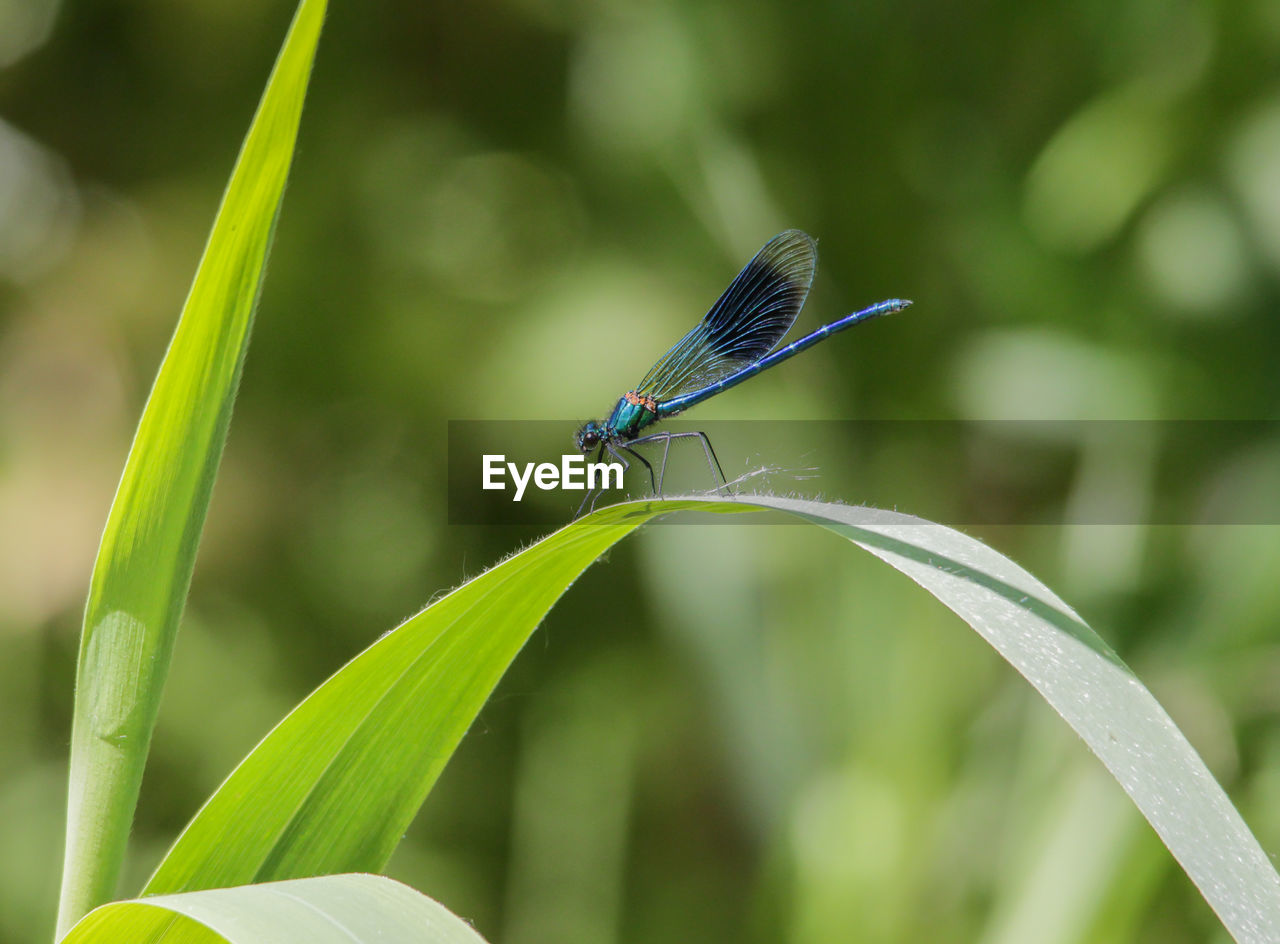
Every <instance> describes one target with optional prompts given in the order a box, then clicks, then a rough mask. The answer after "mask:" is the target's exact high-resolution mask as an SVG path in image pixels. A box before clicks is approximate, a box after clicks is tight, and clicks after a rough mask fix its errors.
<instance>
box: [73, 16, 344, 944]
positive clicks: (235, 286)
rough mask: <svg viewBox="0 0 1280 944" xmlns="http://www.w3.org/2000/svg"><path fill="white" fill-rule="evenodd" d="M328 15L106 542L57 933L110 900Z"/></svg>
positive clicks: (224, 240)
mask: <svg viewBox="0 0 1280 944" xmlns="http://www.w3.org/2000/svg"><path fill="white" fill-rule="evenodd" d="M324 8H325V4H324V0H303V2H302V3H301V4H300V6H299V7H298V11H297V14H296V16H295V18H294V21H293V25H292V26H291V28H290V31H289V35H288V37H287V39H286V40H285V44H284V46H283V48H282V50H281V52H280V56H279V59H278V60H277V62H276V65H275V69H274V71H273V72H272V75H271V79H270V81H269V82H268V83H267V87H266V91H265V92H264V93H263V97H262V101H261V103H260V104H259V106H258V111H257V114H256V115H255V117H254V120H253V124H252V126H251V127H250V129H249V133H248V136H247V137H246V138H245V142H244V145H243V148H242V149H241V152H240V156H239V158H238V160H237V162H236V166H235V170H234V172H233V173H232V176H231V180H230V182H229V184H228V185H227V190H226V193H225V194H224V196H223V200H222V206H221V208H220V209H219V211H218V215H217V218H216V219H215V221H214V225H213V229H212V232H211V233H210V236H209V241H208V244H207V245H206V247H205V251H204V256H203V258H202V259H201V261H200V266H199V269H198V270H197V272H196V276H195V280H194V282H193V284H192V287H191V292H190V294H189V295H188V297H187V300H186V304H185V305H184V307H183V310H182V315H181V318H180V319H179V322H178V326H177V329H176V331H175V333H174V336H173V339H172V340H171V341H170V344H169V349H168V351H167V352H166V354H165V357H164V362H163V363H162V364H161V366H160V371H159V373H158V375H157V377H156V380H155V385H154V386H153V388H152V390H151V394H150V396H149V398H148V400H147V404H146V407H145V409H144V411H143V414H142V419H141V421H140V422H139V424H138V430H137V432H136V434H135V436H134V441H133V446H132V447H131V449H130V451H129V457H128V460H127V461H126V463H125V468H124V473H123V475H122V477H121V480H120V485H119V488H118V490H117V492H116V497H115V500H114V501H113V502H112V505H111V511H110V514H109V516H108V518H107V524H106V528H105V530H104V532H103V535H102V543H101V546H100V547H99V550H98V557H97V561H96V562H95V565H94V570H93V577H92V580H91V583H90V587H89V599H88V603H87V605H86V608H85V619H84V629H83V632H82V635H81V642H80V656H79V662H78V665H77V676H76V703H75V709H74V720H73V727H72V736H71V769H70V785H69V791H68V801H67V838H66V853H65V859H64V863H63V880H62V895H61V902H60V905H59V914H58V929H59V933H60V934H61V933H63V932H65V931H66V930H67V929H68V928H69V927H70V926H71V925H72V924H73V923H74V922H75V921H76V920H77V919H78V918H79V917H80V916H81V915H83V914H85V913H86V912H87V911H88V910H89V909H90V908H92V907H94V906H96V905H98V904H100V903H102V902H103V901H107V900H109V899H110V898H111V897H112V896H113V894H114V892H115V886H116V881H117V876H118V873H119V869H120V864H121V861H122V859H123V856H124V849H125V843H126V840H127V837H128V834H129V828H130V824H131V822H132V818H133V810H134V806H135V805H136V802H137V795H138V786H139V783H140V781H141V777H142V770H143V766H144V764H145V761H146V755H147V750H148V746H149V744H150V740H151V731H152V728H153V727H154V724H155V717H156V711H157V708H158V706H159V701H160V692H161V689H162V687H163V684H164V678H165V675H166V673H167V670H168V665H169V656H170V653H171V652H172V648H173V639H174V635H175V633H176V631H177V624H178V620H179V617H180V615H181V613H182V607H183V603H184V601H185V598H186V594H187V587H188V585H189V583H190V579H191V570H192V566H193V564H194V560H195V553H196V547H197V544H198V542H199V536H200V531H201V529H202V527H203V525H204V517H205V512H206V510H207V508H208V503H209V495H210V492H211V490H212V487H213V480H214V475H215V472H216V470H217V467H218V462H219V460H220V458H221V455H222V447H223V443H224V442H225V439H226V430H227V423H228V421H229V419H230V416H231V407H232V402H233V400H234V398H235V391H236V385H237V383H238V382H239V377H240V369H241V365H242V364H243V361H244V353H245V349H246V347H247V344H248V339H249V331H250V327H251V325H252V321H253V309H254V305H255V304H256V302H257V297H258V291H259V287H260V285H261V281H262V273H263V268H264V265H265V263H266V257H267V252H268V250H269V247H270V244H271V237H272V233H273V230H274V227H275V220H276V216H277V214H278V212H279V207H280V199H281V196H282V194H283V192H284V185H285V179H286V177H287V176H288V172H289V165H290V161H291V159H292V155H293V147H294V141H295V138H296V135H297V128H298V122H299V118H300V115H301V112H302V102H303V98H304V96H305V94H306V88H307V81H308V78H309V76H310V72H311V63H312V60H313V58H314V54H315V47H316V42H317V41H318V39H319V34H320V26H321V22H322V19H323V15H324Z"/></svg>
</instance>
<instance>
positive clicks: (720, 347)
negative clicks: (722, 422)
mask: <svg viewBox="0 0 1280 944" xmlns="http://www.w3.org/2000/svg"><path fill="white" fill-rule="evenodd" d="M817 265H818V249H817V246H816V245H815V244H814V242H813V239H812V238H811V237H810V236H809V235H808V234H807V233H802V232H801V231H800V230H798V229H789V230H787V231H786V232H785V233H779V234H778V235H777V236H775V237H773V239H771V240H769V241H768V242H767V243H765V245H764V247H763V248H762V249H761V250H760V251H759V252H758V253H756V255H755V258H754V259H752V260H751V261H750V262H748V263H747V265H746V267H745V268H744V269H743V270H742V271H741V272H739V273H738V276H737V278H735V279H734V280H733V281H732V282H731V283H730V284H729V287H728V288H727V289H725V290H724V294H723V295H721V296H720V299H719V301H717V302H716V303H715V304H714V305H712V306H711V310H710V311H708V312H707V313H706V315H705V316H704V317H703V319H702V320H701V321H699V322H698V324H697V325H695V326H694V328H693V330H692V331H690V332H689V333H688V334H686V335H685V336H684V337H683V338H681V339H680V341H679V342H678V343H677V344H676V346H675V347H673V348H672V349H671V350H670V351H668V352H667V353H666V354H665V355H663V357H662V359H661V360H660V361H658V363H656V364H654V365H653V369H652V370H650V371H649V373H648V374H646V375H645V378H644V380H642V381H640V384H639V386H637V387H636V392H637V393H639V394H641V395H643V396H649V397H653V398H654V399H656V400H658V401H659V402H661V401H663V400H668V399H671V398H672V397H676V396H680V395H681V394H685V393H689V392H692V391H694V390H700V389H702V388H704V387H707V386H710V385H711V384H713V383H715V382H716V381H717V380H721V379H722V378H724V377H727V376H729V374H731V373H733V372H734V371H737V370H739V369H740V368H741V367H743V366H744V365H746V364H750V363H753V362H755V361H758V360H760V358H762V357H764V356H765V355H766V354H768V353H769V352H770V351H772V350H773V348H774V347H775V346H776V345H777V343H778V341H779V340H781V338H782V336H783V335H784V334H786V333H787V331H788V330H789V329H790V328H791V325H792V324H794V323H795V320H796V315H798V314H799V313H800V309H801V307H802V306H803V305H804V301H805V298H806V297H807V296H808V294H809V286H810V285H811V284H812V283H813V273H814V270H815V269H816V268H817Z"/></svg>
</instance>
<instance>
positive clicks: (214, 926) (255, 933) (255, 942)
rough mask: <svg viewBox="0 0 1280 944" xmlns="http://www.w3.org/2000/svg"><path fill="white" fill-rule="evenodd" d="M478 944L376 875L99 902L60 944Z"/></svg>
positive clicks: (469, 932)
mask: <svg viewBox="0 0 1280 944" xmlns="http://www.w3.org/2000/svg"><path fill="white" fill-rule="evenodd" d="M121 941H129V942H132V944H141V942H157V944H158V942H161V941H163V942H165V944H212V942H226V944H294V942H296V944H365V942H368V944H484V938H482V937H481V936H480V935H479V934H477V933H476V932H475V931H474V930H473V929H472V928H471V926H470V925H468V924H467V923H466V922H465V921H463V920H462V919H460V918H458V917H457V916H456V915H454V914H452V913H451V912H450V911H449V910H448V909H447V908H445V907H444V905H442V904H440V903H439V902H437V901H433V900H432V899H430V898H427V897H426V896H425V895H421V894H419V893H418V892H416V891H414V890H413V889H412V888H409V887H408V886H407V885H401V884H400V883H399V882H393V881H392V880H391V879H389V878H385V877H383V876H381V875H326V876H321V877H318V878H305V879H295V880H293V881H290V882H270V883H268V884H264V885H245V886H242V887H239V888H215V889H210V890H208V891H201V892H186V893H184V894H181V895H157V896H156V897H154V898H142V899H135V900H133V901H124V902H117V903H115V904H111V905H104V906H103V907H101V908H98V909H97V910H96V911H93V912H92V913H90V914H88V915H86V916H85V917H84V918H83V919H82V920H81V921H80V923H79V924H77V925H76V926H75V928H73V929H72V931H71V933H70V934H69V935H67V937H66V938H65V939H64V944H118V942H121Z"/></svg>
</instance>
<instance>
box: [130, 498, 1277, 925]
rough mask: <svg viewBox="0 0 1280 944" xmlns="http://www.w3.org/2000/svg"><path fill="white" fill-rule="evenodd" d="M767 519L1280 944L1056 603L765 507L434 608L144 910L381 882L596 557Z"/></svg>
mask: <svg viewBox="0 0 1280 944" xmlns="http://www.w3.org/2000/svg"><path fill="white" fill-rule="evenodd" d="M681 509H693V510H700V511H709V512H717V513H744V512H750V511H758V510H777V511H783V512H787V513H789V514H793V515H797V516H800V517H802V518H805V519H807V520H809V521H811V522H813V523H814V524H817V525H819V526H821V527H823V528H825V529H828V530H832V531H835V532H836V533H838V534H840V535H842V536H844V537H845V538H847V539H848V540H850V541H852V542H853V543H855V544H857V545H858V546H860V547H862V548H864V549H865V550H867V551H869V552H871V553H872V554H874V555H876V556H877V557H879V558H880V559H881V560H883V561H885V562H886V563H888V564H890V565H892V566H893V567H896V568H897V569H898V570H900V571H902V572H903V573H905V574H907V575H908V576H910V577H911V578H912V579H913V580H915V581H916V582H917V583H919V584H920V585H921V586H922V587H924V588H925V589H927V590H929V592H931V593H933V594H934V595H935V596H936V597H937V598H938V599H939V600H941V601H942V602H943V603H944V604H946V605H947V606H948V607H950V608H951V609H952V610H953V611H954V612H955V613H957V614H958V615H959V616H960V617H961V618H962V619H963V620H965V622H967V623H968V624H969V625H970V626H972V627H973V628H974V629H975V630H977V631H978V633H979V634H980V635H982V637H983V638H984V639H985V640H987V642H988V643H990V644H991V645H992V646H993V647H994V648H995V649H996V650H997V651H998V652H999V653H1000V654H1001V655H1002V656H1004V657H1005V658H1006V659H1007V660H1008V661H1009V662H1010V663H1011V664H1012V665H1013V666H1014V667H1015V668H1016V669H1017V670H1018V671H1019V672H1021V673H1022V674H1023V675H1024V676H1026V678H1027V679H1028V680H1029V681H1030V682H1031V683H1032V684H1033V685H1034V686H1035V687H1036V689H1037V690H1038V691H1040V693H1041V694H1042V695H1043V696H1044V697H1045V699H1046V700H1047V701H1048V702H1049V703H1050V704H1051V705H1053V707H1054V708H1055V709H1056V710H1057V711H1058V712H1059V713H1060V714H1061V715H1062V716H1063V717H1064V718H1065V719H1066V720H1067V721H1068V723H1070V724H1071V726H1072V727H1073V728H1075V730H1076V731H1077V732H1078V733H1079V734H1080V735H1081V737H1083V738H1084V740H1085V741H1086V742H1087V743H1088V744H1089V746H1090V747H1091V748H1092V749H1093V750H1094V752H1095V753H1096V754H1097V755H1098V756H1099V757H1100V758H1101V759H1102V761H1103V763H1104V764H1105V765H1106V766H1107V768H1108V769H1109V770H1110V771H1111V772H1112V774H1113V775H1114V776H1115V777H1116V779H1117V780H1118V781H1119V782H1120V784H1121V786H1123V787H1124V789H1125V790H1126V791H1128V793H1129V795H1130V796H1131V797H1132V798H1133V800H1134V802H1135V803H1136V804H1137V806H1138V807H1139V809H1140V810H1141V811H1142V813H1143V815H1144V816H1146V817H1147V819H1148V820H1149V821H1150V822H1151V824H1152V826H1153V827H1155V829H1156V831H1157V833H1159V835H1160V836H1161V838H1162V839H1163V840H1164V841H1165V843H1166V844H1167V845H1168V847H1169V849H1170V850H1171V851H1172V852H1173V854H1174V856H1175V857H1176V858H1177V859H1178V861H1179V862H1180V863H1181V864H1182V866H1183V868H1184V869H1185V870H1186V871H1187V874H1188V875H1190V876H1191V878H1192V880H1193V881H1195V883H1196V884H1197V885H1198V886H1199V887H1200V889H1201V891H1202V892H1203V894H1204V896H1205V898H1206V899H1207V900H1208V902H1209V904H1210V905H1211V906H1212V907H1213V908H1214V909H1215V910H1216V911H1217V913H1218V914H1219V916H1220V917H1221V918H1222V921H1223V923H1224V924H1225V925H1226V927H1227V928H1228V929H1229V930H1230V931H1231V932H1232V934H1234V935H1235V936H1236V938H1237V939H1238V940H1240V941H1262V940H1280V877H1278V876H1277V875H1276V872H1275V869H1274V868H1273V867H1272V865H1271V863H1270V861H1269V860H1268V858H1267V857H1266V855H1265V854H1264V853H1263V851H1262V849H1261V848H1260V847H1259V845H1258V843H1257V840H1256V839H1255V838H1254V837H1253V835H1252V834H1251V833H1250V832H1249V829H1248V827H1247V826H1246V825H1245V823H1244V821H1243V820H1242V819H1241V817H1240V815H1239V814H1238V813H1237V812H1236V810H1235V808H1234V807H1233V806H1232V805H1231V802H1230V801H1229V800H1228V798H1227V796H1226V794H1225V793H1224V792H1223V791H1222V789H1221V787H1219V786H1218V784H1217V783H1216V782H1215V781H1214V779H1213V777H1212V775H1211V774H1210V773H1209V772H1208V770H1207V768H1206V767H1205V766H1204V763H1203V762H1202V761H1201V760H1200V758H1199V756H1198V755H1197V754H1196V753H1195V751H1194V750H1193V749H1192V747H1191V745H1190V744H1189V743H1188V742H1187V740H1186V739H1185V738H1184V737H1183V736H1182V734H1181V732H1179V731H1178V729H1177V728H1176V727H1175V726H1174V724H1173V722H1172V721H1171V720H1170V719H1169V717H1168V715H1167V714H1166V713H1165V712H1164V710H1163V709H1162V708H1161V707H1160V705H1159V704H1158V703H1157V702H1156V700H1155V698H1154V697H1153V696H1152V695H1151V693H1150V692H1149V691H1148V690H1147V689H1146V688H1145V687H1143V685H1142V684H1141V683H1140V682H1139V681H1138V680H1137V679H1136V678H1135V677H1134V676H1133V674H1132V673H1131V672H1130V670H1129V669H1128V668H1127V667H1126V666H1125V665H1124V664H1123V663H1122V662H1121V661H1120V659H1119V658H1118V657H1117V656H1116V655H1115V653H1114V652H1112V651H1111V649H1110V648H1108V646H1107V645H1106V644H1105V643H1104V642H1103V641H1102V640H1101V639H1100V638H1099V637H1098V636H1097V634H1095V633H1094V632H1093V630H1092V629H1090V628H1089V627H1088V626H1087V625H1086V624H1085V623H1084V622H1083V621H1082V620H1081V619H1080V617H1079V616H1078V615H1076V613H1075V612H1074V611H1072V610H1071V608H1070V607H1068V606H1067V605H1066V604H1065V603H1063V602H1062V601H1061V600H1060V599H1058V597H1057V596H1055V595H1054V594H1053V593H1052V591H1050V590H1049V589H1048V588H1047V587H1045V586H1044V585H1043V584H1041V583H1040V582H1039V581H1037V580H1036V579H1035V578H1034V577H1032V576H1031V575H1030V574H1028V573H1027V572H1026V571H1025V570H1023V569H1022V568H1021V567H1019V566H1018V565H1017V564H1014V563H1013V562H1012V561H1010V560H1008V559H1007V558H1005V557H1003V556H1002V555H1000V554H998V553H996V552H995V551H993V550H991V549H990V548H988V547H987V546H986V545H984V544H982V543H981V542H979V541H976V540H974V539H972V538H969V537H966V536H965V535H963V534H961V533H959V532H957V531H954V530H952V529H950V528H946V527H943V526H942V525H935V524H932V523H930V522H927V521H923V520H921V519H919V518H912V517H910V516H908V515H901V514H897V513H893V512H882V511H878V510H876V509H868V508H850V507H846V506H842V505H832V504H824V503H819V502H803V501H794V500H786V499H779V498H772V497H754V496H753V497H751V498H749V499H748V498H739V499H738V500H737V501H734V502H727V501H722V500H714V499H699V500H689V501H655V502H648V503H635V504H624V505H615V506H612V507H610V508H606V509H603V510H602V511H599V512H596V513H595V514H593V515H591V516H589V517H588V518H586V519H584V520H583V521H582V522H579V523H576V524H574V525H570V526H568V527H567V528H564V529H562V530H560V531H557V532H556V533H554V534H552V535H550V536H549V537H547V538H546V539H544V540H543V541H541V542H539V543H537V544H535V545H533V546H531V547H529V548H527V549H526V550H524V551H522V552H521V553H520V554H517V555H516V556H514V557H512V558H510V559H508V560H507V561H505V562H503V563H502V564H499V565H498V566H497V567H495V568H493V569H492V570H490V571H488V572H487V573H485V574H482V575H481V576H479V577H477V578H476V579H475V580H472V581H471V582H469V583H467V584H465V585H464V586H463V587H461V588H459V589H458V590H456V591H454V592H453V593H452V594H450V595H449V596H448V597H445V598H444V599H442V600H440V601H439V602H437V603H435V604H433V605H432V606H430V607H428V608H427V609H426V610H424V611H423V612H422V613H420V614H418V615H417V616H415V617H413V618H412V619H410V620H409V621H408V622H406V623H405V624H404V625H402V626H400V627H399V628H398V629H396V630H395V631H393V632H392V633H390V634H388V635H387V636H385V637H383V638H382V639H381V640H379V641H378V642H377V643H375V644H374V645H373V646H372V647H370V648H369V649H368V650H366V651H365V652H364V653H362V654H361V655H360V656H358V657H357V658H356V659H355V660H353V661H352V662H351V663H349V664H348V665H347V666H346V667H345V668H344V669H342V670H341V671H339V672H338V673H337V674H336V675H334V676H333V677H332V678H331V679H330V680H329V681H328V682H326V683H325V684H324V685H323V686H322V687H321V688H320V689H318V690H317V691H316V692H315V693H313V694H312V695H311V697H309V698H308V699H307V700H306V701H305V702H304V703H303V704H302V705H301V706H299V707H298V708H297V709H296V710H295V711H294V712H293V713H292V714H290V716H289V717H288V718H286V719H285V720H284V721H283V722H282V723H281V724H280V725H279V726H278V727H277V728H276V729H275V730H274V731H273V732H271V734H270V735H268V736H267V738H266V739H264V741H263V742H262V743H261V744H259V745H258V747H257V748H256V749H255V750H254V751H253V752H252V753H251V754H250V755H249V757H248V758H247V759H246V760H245V761H244V762H243V763H242V764H241V766H240V767H239V768H238V769H237V770H236V771H235V773H233V774H232V776H231V777H230V778H229V779H228V780H227V782H226V783H224V784H223V786H222V787H221V788H220V789H219V790H218V791H217V792H216V793H215V794H214V796H213V797H212V799H211V800H210V801H209V802H208V804H206V806H205V807H204V809H202V810H201V811H200V813H199V814H198V815H197V816H196V818H195V819H194V820H193V822H192V823H191V824H190V825H189V826H188V828H187V830H186V832H184V834H183V835H182V836H181V837H180V838H179V840H178V842H177V843H176V844H175V846H174V848H173V849H172V850H171V851H170V853H169V855H168V856H167V857H166V859H165V860H164V862H163V863H162V864H161V866H160V868H159V870H158V871H157V873H156V875H155V876H154V877H153V878H152V881H151V883H150V884H149V885H148V887H147V891H148V893H154V892H168V891H178V890H183V889H189V888H201V887H208V886H213V885H218V884H240V883H244V882H249V881H262V880H267V879H280V878H287V877H295V876H300V875H305V874H314V873H322V872H333V871H346V870H350V869H377V868H380V867H381V866H382V865H383V863H384V862H385V861H386V858H387V857H388V856H389V855H390V852H391V850H392V849H393V848H394V846H395V844H396V842H397V841H398V840H399V838H400V837H401V835H402V834H403V832H404V829H405V827H406V826H407V825H408V822H409V820H410V819H411V818H412V816H413V814H414V812H415V811H416V810H417V807H418V806H419V804H420V803H421V802H422V800H423V798H424V797H425V796H426V794H427V792H428V790H429V789H430V787H431V785H432V783H433V782H434V781H435V778H436V776H437V775H438V774H439V772H440V770H441V769H442V767H443V766H444V764H445V762H446V761H447V760H448V757H449V755H450V754H451V753H452V751H453V749H454V747H455V746H456V745H457V743H458V741H459V739H460V738H461V736H462V733H463V732H464V731H465V729H466V727H467V726H468V725H470V723H471V721H472V720H473V719H474V718H475V716H476V713H477V712H478V711H479V709H480V707H481V705H482V704H483V702H484V700H485V698H487V696H488V694H489V692H490V691H491V690H492V689H493V687H494V685H496V683H497V681H498V679H499V678H500V676H501V674H502V672H503V671H504V670H505V668H506V666H507V665H508V664H509V663H510V661H511V660H512V659H513V658H514V656H515V654H516V653H517V652H518V651H519V649H520V647H521V646H522V645H523V644H524V642H525V640H526V639H527V638H528V637H529V635H530V634H531V633H532V632H533V630H534V628H535V627H536V625H537V623H538V622H539V621H540V620H541V619H542V617H543V615H544V614H545V613H546V611H547V609H549V608H550V606H551V605H552V604H553V603H554V602H555V600H556V598H557V597H558V596H559V595H560V594H561V593H562V592H563V591H564V590H565V589H566V588H567V587H568V585H569V584H570V583H571V582H572V581H573V580H574V579H575V578H576V577H577V576H578V574H579V573H580V572H581V571H582V570H583V569H585V568H586V567H587V566H589V565H590V563H591V562H592V561H593V560H594V559H595V558H596V557H597V556H598V555H599V554H601V553H603V552H604V551H605V550H607V549H608V548H609V547H610V546H612V544H613V543H615V542H616V541H618V540H620V539H621V538H622V537H623V536H625V535H626V534H627V533H629V532H630V531H632V530H633V529H635V528H636V527H638V526H639V525H640V524H642V523H643V522H645V521H648V520H650V519H652V518H654V517H656V516H658V515H660V514H666V513H669V512H671V511H675V510H681Z"/></svg>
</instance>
